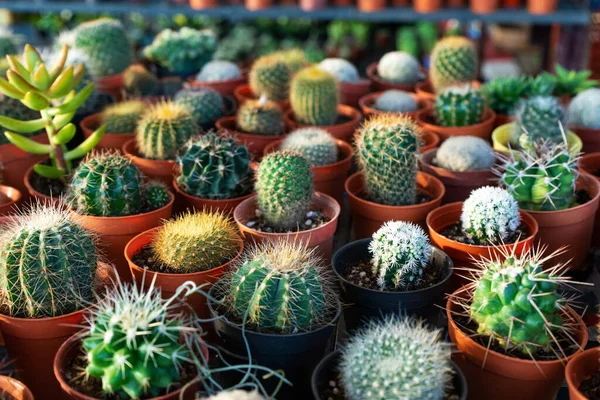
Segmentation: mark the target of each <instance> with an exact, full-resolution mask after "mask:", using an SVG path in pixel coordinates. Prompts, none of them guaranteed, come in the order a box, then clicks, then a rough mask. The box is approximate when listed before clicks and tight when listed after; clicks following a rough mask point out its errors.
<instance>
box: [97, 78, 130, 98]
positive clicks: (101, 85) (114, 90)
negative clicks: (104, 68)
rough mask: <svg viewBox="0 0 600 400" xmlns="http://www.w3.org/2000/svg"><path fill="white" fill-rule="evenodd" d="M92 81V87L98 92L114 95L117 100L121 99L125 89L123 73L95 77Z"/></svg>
mask: <svg viewBox="0 0 600 400" xmlns="http://www.w3.org/2000/svg"><path fill="white" fill-rule="evenodd" d="M94 83H95V86H94V88H95V89H96V90H97V91H98V92H99V93H105V94H108V95H110V96H112V97H114V98H115V99H116V100H117V101H120V100H122V99H123V92H124V89H125V81H124V79H123V73H120V74H115V75H109V76H103V77H101V78H97V79H95V81H94Z"/></svg>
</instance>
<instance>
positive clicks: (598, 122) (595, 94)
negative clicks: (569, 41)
mask: <svg viewBox="0 0 600 400" xmlns="http://www.w3.org/2000/svg"><path fill="white" fill-rule="evenodd" d="M0 114H2V113H1V112H0ZM567 117H568V121H569V125H574V126H581V127H586V128H592V129H600V89H596V88H593V89H587V90H585V91H583V92H581V93H579V94H578V95H577V96H575V98H574V99H573V100H572V101H571V104H569V112H568V115H567Z"/></svg>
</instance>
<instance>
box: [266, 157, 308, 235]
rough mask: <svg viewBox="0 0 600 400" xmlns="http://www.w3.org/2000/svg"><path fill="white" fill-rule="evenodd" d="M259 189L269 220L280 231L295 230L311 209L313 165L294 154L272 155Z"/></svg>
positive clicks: (267, 160) (268, 158)
mask: <svg viewBox="0 0 600 400" xmlns="http://www.w3.org/2000/svg"><path fill="white" fill-rule="evenodd" d="M255 189H256V194H257V198H258V206H259V208H260V210H261V211H262V213H263V216H264V218H265V220H266V221H267V222H268V223H269V224H271V225H273V226H274V227H276V228H279V229H295V228H297V226H298V223H299V222H300V221H302V219H303V218H304V216H305V215H306V213H307V212H308V211H309V208H310V205H311V200H312V194H313V182H312V173H311V172H310V164H309V162H308V160H307V159H306V158H304V157H302V156H301V155H299V154H296V153H292V152H286V151H282V152H275V153H271V154H268V155H267V156H265V158H263V159H262V161H261V163H260V165H259V167H258V173H257V176H256V184H255Z"/></svg>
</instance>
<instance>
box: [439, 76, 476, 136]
mask: <svg viewBox="0 0 600 400" xmlns="http://www.w3.org/2000/svg"><path fill="white" fill-rule="evenodd" d="M484 111H485V99H484V97H483V95H482V94H481V91H479V90H477V89H473V88H471V87H470V86H469V85H465V86H452V87H448V88H446V89H444V90H442V91H441V92H440V93H439V94H438V95H437V97H436V99H435V120H436V122H437V123H438V125H440V126H448V127H459V126H468V125H475V124H478V123H479V122H481V120H482V118H483V114H484Z"/></svg>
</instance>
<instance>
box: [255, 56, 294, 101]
mask: <svg viewBox="0 0 600 400" xmlns="http://www.w3.org/2000/svg"><path fill="white" fill-rule="evenodd" d="M291 76H292V73H291V71H290V69H289V67H288V66H287V65H286V63H285V62H283V61H282V60H281V59H280V58H279V56H276V55H271V56H263V57H261V58H259V59H258V60H256V61H255V62H254V64H253V65H252V69H251V70H250V75H249V76H248V83H249V84H250V89H252V92H253V93H254V95H255V96H257V97H260V96H262V95H266V96H267V97H268V98H269V99H270V100H273V101H281V100H285V99H287V97H288V93H289V86H290V79H291Z"/></svg>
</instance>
